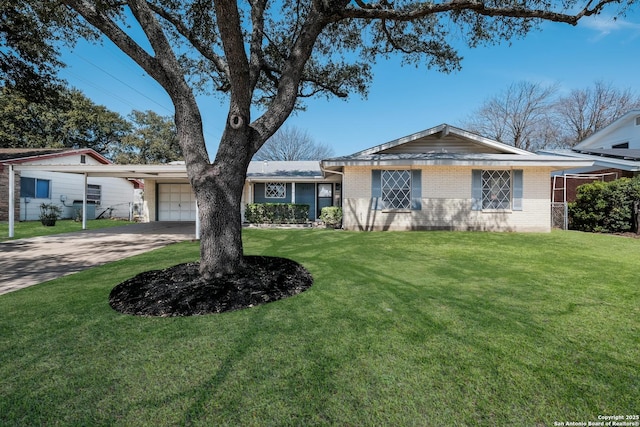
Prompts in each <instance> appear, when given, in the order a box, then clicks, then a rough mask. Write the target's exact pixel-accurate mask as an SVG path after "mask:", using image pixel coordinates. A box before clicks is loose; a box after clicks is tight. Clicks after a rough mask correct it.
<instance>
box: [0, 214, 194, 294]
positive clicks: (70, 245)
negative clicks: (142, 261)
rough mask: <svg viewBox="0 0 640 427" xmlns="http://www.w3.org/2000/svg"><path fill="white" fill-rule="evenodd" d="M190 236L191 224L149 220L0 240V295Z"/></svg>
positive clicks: (191, 236) (191, 233)
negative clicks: (140, 222)
mask: <svg viewBox="0 0 640 427" xmlns="http://www.w3.org/2000/svg"><path fill="white" fill-rule="evenodd" d="M194 238H195V225H194V223H192V222H186V223H185V222H149V223H143V224H131V225H125V226H120V227H112V228H104V229H99V230H84V231H79V232H75V233H67V234H58V235H54V236H43V237H33V238H30V239H18V240H10V241H6V242H0V295H2V294H5V293H8V292H11V291H15V290H18V289H22V288H25V287H27V286H31V285H35V284H38V283H42V282H45V281H47V280H52V279H55V278H58V277H62V276H65V275H67V274H71V273H75V272H78V271H81V270H85V269H87V268H91V267H95V266H97V265H101V264H106V263H108V262H112V261H117V260H119V259H123V258H128V257H130V256H133V255H138V254H141V253H144V252H148V251H151V250H153V249H157V248H161V247H163V246H166V245H169V244H171V243H176V242H180V241H184V240H191V239H194Z"/></svg>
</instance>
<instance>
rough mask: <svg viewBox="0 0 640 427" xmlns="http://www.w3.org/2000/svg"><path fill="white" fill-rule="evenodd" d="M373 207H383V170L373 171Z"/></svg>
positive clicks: (377, 208)
mask: <svg viewBox="0 0 640 427" xmlns="http://www.w3.org/2000/svg"><path fill="white" fill-rule="evenodd" d="M371 209H373V210H380V209H382V171H381V170H372V171H371Z"/></svg>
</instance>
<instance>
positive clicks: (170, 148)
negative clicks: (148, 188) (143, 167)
mask: <svg viewBox="0 0 640 427" xmlns="http://www.w3.org/2000/svg"><path fill="white" fill-rule="evenodd" d="M128 118H129V121H130V123H131V125H132V130H131V132H129V133H128V134H127V135H125V136H124V137H123V138H122V142H121V144H120V145H119V146H118V148H116V150H114V151H115V152H114V155H113V160H114V161H115V162H116V163H134V164H159V163H169V162H173V161H177V160H182V151H181V150H180V145H179V144H178V136H177V134H176V126H175V124H174V123H173V119H172V118H171V117H163V116H160V115H159V114H157V113H154V112H153V111H144V112H142V111H133V112H132V113H131V114H130V115H129V117H128Z"/></svg>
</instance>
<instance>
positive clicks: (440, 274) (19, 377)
mask: <svg viewBox="0 0 640 427" xmlns="http://www.w3.org/2000/svg"><path fill="white" fill-rule="evenodd" d="M245 242H246V246H245V248H246V251H247V253H248V254H262V255H277V256H285V257H289V258H292V259H295V260H297V261H299V262H301V263H302V264H303V265H305V266H306V267H307V268H308V269H309V270H310V271H311V273H312V274H313V275H314V277H315V284H314V286H313V287H312V288H311V289H310V290H308V291H307V292H304V293H302V294H300V295H298V296H295V297H292V298H289V299H287V300H283V301H278V302H275V303H271V304H267V305H263V306H259V307H254V308H252V309H247V310H242V311H237V312H231V313H224V314H217V315H209V316H200V317H190V318H141V317H133V316H125V315H121V314H118V313H116V312H114V311H112V310H111V309H110V307H109V306H108V303H107V297H108V294H109V291H110V290H111V288H112V287H113V286H115V285H116V284H117V283H119V282H120V281H122V280H124V279H125V278H127V277H129V276H131V275H133V274H135V273H137V272H140V271H144V270H146V269H150V268H154V267H157V268H161V267H165V266H169V265H172V264H175V263H178V262H183V261H190V260H194V259H196V258H197V257H198V247H197V244H196V243H191V242H185V243H180V244H176V245H173V246H169V247H167V248H164V249H160V250H157V251H155V252H151V253H148V254H145V255H141V256H137V257H133V258H130V259H127V260H123V261H119V262H115V263H112V264H108V265H105V266H102V267H97V268H94V269H92V270H88V271H85V272H82V273H78V274H74V275H71V276H67V277H64V278H62V279H58V280H55V281H51V282H48V283H45V284H41V285H38V286H34V287H31V288H27V289H24V290H21V291H17V292H13V293H9V294H6V295H3V296H0V378H2V380H1V381H0V396H1V398H0V425H3V426H4V425H8V426H14V425H16V426H18V425H19V426H25V425H87V426H89V425H91V426H95V425H121V426H138V425H148V426H161V425H162V426H164V425H197V426H214V425H216V426H217V425H233V426H235V425H242V426H265V425H266V426H272V425H274V426H280V425H292V426H310V425H311V426H312V425H339V426H381V425H385V426H387V425H388V426H452V425H453V426H455V425H461V426H462V425H486V426H496V425H497V426H504V425H513V426H553V425H554V422H558V423H560V422H567V421H569V422H585V423H586V422H589V421H598V416H599V415H619V414H623V415H635V414H638V413H640V403H639V402H640V286H639V283H640V272H639V270H638V263H639V261H640V240H634V239H627V238H621V237H615V236H605V235H590V234H583V233H577V232H553V233H550V234H515V233H502V234H497V233H496V234H494V233H455V232H425V233H422V232H405V233H391V232H387V233H352V232H340V231H329V230H253V229H251V230H246V232H245Z"/></svg>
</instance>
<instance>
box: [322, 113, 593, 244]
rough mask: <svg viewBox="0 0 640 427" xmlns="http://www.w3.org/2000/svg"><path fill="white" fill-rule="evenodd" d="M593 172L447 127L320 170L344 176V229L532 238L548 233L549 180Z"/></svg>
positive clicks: (572, 162) (333, 161)
mask: <svg viewBox="0 0 640 427" xmlns="http://www.w3.org/2000/svg"><path fill="white" fill-rule="evenodd" d="M591 164H592V162H591V161H586V160H581V159H576V158H559V157H557V156H543V155H537V154H534V153H530V152H528V151H524V150H521V149H518V148H515V147H513V146H508V145H505V144H502V143H499V142H496V141H493V140H490V139H487V138H484V137H481V136H478V135H476V134H473V133H470V132H467V131H465V130H462V129H459V128H456V127H453V126H449V125H447V124H442V125H440V126H436V127H433V128H430V129H427V130H425V131H422V132H418V133H415V134H413V135H409V136H406V137H403V138H400V139H396V140H394V141H391V142H388V143H386V144H382V145H378V146H376V147H373V148H370V149H367V150H364V151H360V152H358V153H355V154H352V155H350V156H344V157H337V158H333V159H327V160H323V161H322V162H321V166H322V169H323V171H324V172H325V175H330V174H339V175H340V176H342V204H343V227H344V228H346V229H349V230H489V231H527V232H529V231H530V232H548V231H550V229H551V204H550V201H551V200H550V190H549V175H550V173H551V172H552V171H555V170H562V169H568V168H576V167H587V166H590V165H591Z"/></svg>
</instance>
